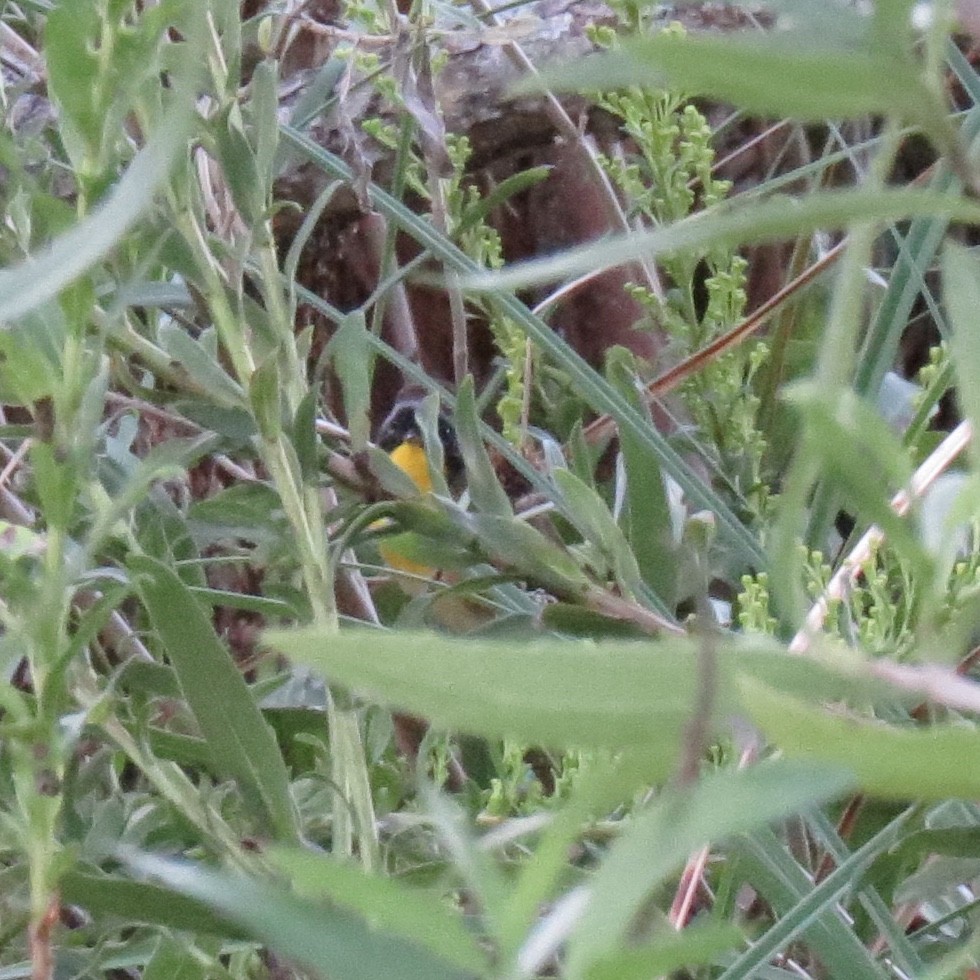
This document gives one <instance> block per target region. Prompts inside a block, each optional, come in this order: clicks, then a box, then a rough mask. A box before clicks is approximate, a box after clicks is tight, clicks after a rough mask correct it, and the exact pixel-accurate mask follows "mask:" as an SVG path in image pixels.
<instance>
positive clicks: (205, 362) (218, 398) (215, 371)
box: [157, 321, 244, 409]
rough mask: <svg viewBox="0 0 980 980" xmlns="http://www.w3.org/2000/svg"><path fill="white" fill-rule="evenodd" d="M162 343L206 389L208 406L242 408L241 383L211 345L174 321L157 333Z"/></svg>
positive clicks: (194, 379)
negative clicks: (226, 367) (227, 368)
mask: <svg viewBox="0 0 980 980" xmlns="http://www.w3.org/2000/svg"><path fill="white" fill-rule="evenodd" d="M157 339H158V340H159V342H160V346H161V347H162V348H163V349H164V350H165V351H166V352H167V353H168V354H169V355H170V357H171V358H172V359H173V360H174V361H175V362H176V363H177V364H179V365H180V366H181V368H182V370H184V371H185V372H186V373H187V376H188V377H189V378H191V379H192V380H193V381H194V382H196V383H197V384H198V385H199V386H200V388H201V391H202V392H207V393H208V396H209V399H210V401H209V405H211V404H213V405H214V406H215V407H219V406H220V407H223V408H231V409H234V408H239V407H241V406H242V404H243V402H244V393H243V391H242V387H241V385H240V384H239V383H238V382H237V381H236V380H235V379H234V378H232V377H231V375H230V374H228V372H227V371H226V370H225V368H224V367H223V366H222V364H221V363H220V361H219V360H218V358H217V356H216V354H215V353H214V352H213V351H212V350H211V348H210V347H209V346H208V345H206V344H203V343H201V341H200V340H198V339H197V338H196V337H192V336H191V335H190V334H189V333H188V332H187V330H186V329H185V328H184V327H183V326H181V325H180V324H178V323H175V322H173V321H170V322H167V323H164V324H162V325H161V326H160V328H159V330H158V332H157Z"/></svg>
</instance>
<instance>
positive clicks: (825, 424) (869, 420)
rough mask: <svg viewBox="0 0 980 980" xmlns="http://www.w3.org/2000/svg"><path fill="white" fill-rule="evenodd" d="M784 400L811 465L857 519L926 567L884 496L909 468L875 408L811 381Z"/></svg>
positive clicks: (907, 526) (905, 523)
mask: <svg viewBox="0 0 980 980" xmlns="http://www.w3.org/2000/svg"><path fill="white" fill-rule="evenodd" d="M787 401H789V402H790V403H791V404H793V405H796V406H799V407H800V409H801V412H802V415H803V423H804V425H805V426H806V427H807V428H808V430H809V431H810V432H811V433H812V439H811V440H810V442H811V445H812V457H811V459H812V461H813V462H814V463H816V462H819V463H820V464H821V465H822V467H823V471H824V473H825V474H826V476H827V478H828V479H829V480H831V481H833V483H834V484H835V485H836V486H839V487H841V488H842V489H843V490H844V491H845V492H846V493H847V495H848V497H849V501H848V503H849V505H850V506H853V507H854V508H855V509H856V510H857V512H858V513H859V514H860V516H861V517H862V518H863V519H865V520H868V521H871V522H874V523H876V524H878V525H879V526H880V527H881V528H882V530H883V531H884V532H885V534H886V535H887V536H888V541H889V544H890V545H891V546H892V547H893V548H895V549H896V550H897V551H898V552H899V554H901V555H902V556H903V557H904V558H906V559H908V560H909V561H910V562H914V563H915V564H916V565H917V566H918V567H919V568H920V569H922V570H925V569H927V568H928V565H929V560H928V556H927V554H926V552H925V550H924V549H923V547H922V545H921V544H920V543H919V540H918V537H917V536H916V534H915V531H914V528H913V526H912V525H911V522H910V521H909V520H907V519H906V518H905V517H901V516H899V515H898V514H896V513H895V511H894V510H892V508H891V506H890V505H889V496H890V494H892V493H895V492H896V491H897V490H900V489H902V488H903V487H905V486H906V485H907V484H908V482H909V480H910V478H911V476H912V465H911V462H910V461H909V460H908V458H907V456H906V453H905V450H904V449H903V447H902V442H901V439H900V438H899V437H898V436H897V435H896V434H895V432H893V431H892V429H891V428H889V426H888V424H887V423H886V422H885V420H884V419H883V418H882V417H881V414H880V413H879V412H878V410H877V409H876V408H873V407H872V406H871V405H869V404H867V402H865V401H864V400H863V399H861V398H859V397H858V396H857V395H855V394H854V393H853V392H852V391H849V390H848V391H842V392H833V393H831V394H828V392H827V391H825V390H823V389H821V388H820V387H819V386H818V385H817V383H815V382H812V383H811V382H803V383H798V384H796V385H794V386H793V387H792V388H791V389H790V391H789V392H788V393H787Z"/></svg>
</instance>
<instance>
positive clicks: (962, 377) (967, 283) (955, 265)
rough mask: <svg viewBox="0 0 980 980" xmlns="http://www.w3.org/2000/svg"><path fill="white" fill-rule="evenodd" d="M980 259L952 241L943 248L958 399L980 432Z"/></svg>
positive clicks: (974, 427) (944, 290) (975, 428)
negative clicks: (978, 319)
mask: <svg viewBox="0 0 980 980" xmlns="http://www.w3.org/2000/svg"><path fill="white" fill-rule="evenodd" d="M978 276H980V262H978V261H977V257H976V253H974V252H971V251H968V250H967V249H965V248H963V247H962V246H959V245H954V244H953V243H951V242H950V243H948V244H947V245H946V247H945V249H944V250H943V298H944V299H945V301H946V308H947V309H948V310H949V317H950V320H951V321H952V325H953V334H952V336H951V337H950V339H949V348H950V354H951V357H952V361H953V370H954V371H955V373H956V380H957V387H956V401H957V404H958V405H959V406H960V407H961V409H962V410H963V413H964V414H965V415H966V417H967V418H969V420H970V422H971V423H972V424H973V431H974V433H980V330H978V329H977V311H978V310H980V282H978Z"/></svg>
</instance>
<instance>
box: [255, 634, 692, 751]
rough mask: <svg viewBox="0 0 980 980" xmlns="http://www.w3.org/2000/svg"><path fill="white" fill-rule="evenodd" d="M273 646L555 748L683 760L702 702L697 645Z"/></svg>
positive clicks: (425, 710) (396, 638) (284, 642)
mask: <svg viewBox="0 0 980 980" xmlns="http://www.w3.org/2000/svg"><path fill="white" fill-rule="evenodd" d="M264 642H265V643H267V644H269V645H270V646H273V647H274V648H275V649H277V650H279V651H281V652H282V653H284V654H286V656H288V657H289V658H290V659H292V660H294V661H295V662H298V663H304V664H307V665H309V666H310V667H313V668H314V669H316V670H317V671H319V672H320V673H322V674H323V675H324V676H326V677H330V678H331V680H333V681H336V682H338V683H341V684H344V685H346V686H348V687H351V688H354V689H356V690H360V691H365V692H370V693H373V694H375V695H378V696H380V697H381V698H383V699H384V700H385V701H387V702H388V703H390V704H393V705H396V706H399V707H405V708H409V709H411V710H412V711H414V712H417V713H419V714H422V715H424V716H425V717H427V718H430V719H431V720H432V721H434V722H436V723H437V724H440V725H442V726H445V727H448V728H454V729H459V730H462V731H466V732H473V733H475V734H483V735H491V736H502V735H511V736H515V737H519V738H523V739H525V740H527V741H529V742H541V743H544V744H548V745H556V746H583V745H596V746H608V747H615V748H618V747H623V746H628V745H635V744H641V745H656V746H658V747H659V748H661V749H662V750H663V751H664V752H666V753H667V754H668V755H669V756H670V757H671V758H672V757H673V755H674V754H675V753H676V751H677V748H678V740H679V734H680V731H681V728H682V727H683V725H684V723H685V722H686V720H687V717H688V715H689V713H690V711H691V707H692V705H693V702H694V695H695V683H696V681H695V662H694V653H693V650H694V648H693V646H692V645H691V644H689V643H687V642H686V641H677V642H676V643H675V642H673V641H671V642H669V643H668V642H664V643H658V644H656V645H654V644H624V645H622V646H613V645H606V646H598V645H595V644H589V643H568V642H567V641H554V640H553V641H544V640H542V641H540V642H535V643H530V644H521V645H508V644H504V643H494V642H492V641H476V640H467V641H465V642H464V641H461V640H459V639H458V638H449V637H439V636H435V635H428V634H410V633H409V634H403V633H399V634H398V635H395V634H390V633H377V632H373V631H372V632H371V633H370V634H369V635H368V634H359V633H341V634H337V635H331V636H329V638H328V636H327V635H326V634H325V633H324V632H323V631H321V630H317V629H304V630H296V631H290V632H271V633H267V634H265V637H264ZM542 692H547V697H546V698H544V697H542Z"/></svg>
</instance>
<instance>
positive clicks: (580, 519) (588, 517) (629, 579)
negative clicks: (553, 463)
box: [554, 470, 643, 600]
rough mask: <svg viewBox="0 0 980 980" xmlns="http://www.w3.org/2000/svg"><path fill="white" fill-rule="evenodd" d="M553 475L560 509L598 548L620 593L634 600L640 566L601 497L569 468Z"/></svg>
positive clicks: (639, 590)
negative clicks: (610, 569)
mask: <svg viewBox="0 0 980 980" xmlns="http://www.w3.org/2000/svg"><path fill="white" fill-rule="evenodd" d="M554 478H555V484H556V485H557V487H558V489H559V491H560V492H561V498H562V501H561V502H562V512H563V513H564V515H565V516H566V517H567V518H568V519H569V520H570V521H571V522H572V524H573V525H574V526H575V528H576V529H577V530H578V532H579V534H581V535H582V537H584V538H585V540H586V541H588V542H589V543H590V544H592V545H593V546H597V547H598V548H599V549H600V551H601V552H602V553H603V555H604V556H605V557H606V559H607V561H608V562H609V564H610V566H611V567H612V569H613V574H614V575H615V577H616V582H617V584H618V585H619V587H620V589H621V590H622V591H623V594H624V595H626V596H629V598H631V599H634V600H635V599H636V597H637V596H639V595H640V594H641V593H642V591H643V584H642V579H641V578H640V569H639V566H638V565H637V564H636V558H635V556H634V555H633V552H632V550H631V548H630V546H629V542H628V541H627V540H626V535H625V534H623V531H622V529H621V528H620V526H619V525H618V524H617V523H616V521H615V520H614V519H613V516H612V514H611V513H609V508H608V507H607V506H606V504H605V502H604V501H603V499H602V497H600V496H599V494H598V493H597V492H596V491H595V490H593V489H592V488H591V487H589V486H588V485H586V484H585V483H583V482H582V481H581V480H580V479H579V478H578V477H577V476H575V475H573V474H572V473H571V472H570V471H569V470H556V471H555V474H554Z"/></svg>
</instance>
